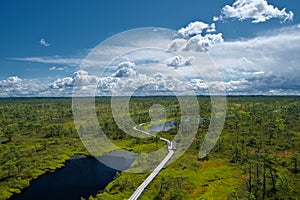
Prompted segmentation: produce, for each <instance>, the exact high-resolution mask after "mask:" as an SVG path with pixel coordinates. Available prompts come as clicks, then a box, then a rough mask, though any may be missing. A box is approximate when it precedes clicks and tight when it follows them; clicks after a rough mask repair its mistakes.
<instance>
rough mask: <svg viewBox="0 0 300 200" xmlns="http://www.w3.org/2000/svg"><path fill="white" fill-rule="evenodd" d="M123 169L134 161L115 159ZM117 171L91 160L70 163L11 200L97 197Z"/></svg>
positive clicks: (36, 181) (32, 184)
mask: <svg viewBox="0 0 300 200" xmlns="http://www.w3.org/2000/svg"><path fill="white" fill-rule="evenodd" d="M112 160H113V161H114V162H117V163H118V164H119V165H120V166H122V168H123V169H126V168H128V167H129V166H130V163H131V162H132V161H133V160H129V161H128V159H125V158H114V157H112ZM116 172H117V170H115V169H112V168H109V167H107V166H106V165H104V164H102V163H101V162H99V161H98V160H97V159H95V158H92V157H83V158H76V159H71V160H69V161H67V162H66V163H65V167H63V168H61V169H57V170H56V171H55V172H48V173H46V174H44V175H42V176H40V177H39V178H38V179H36V180H34V181H32V182H31V184H30V186H29V188H27V189H25V190H24V191H23V192H22V193H21V194H18V195H15V196H13V197H12V198H11V199H16V200H17V199H20V200H21V199H22V200H27V199H28V200H29V199H30V200H35V199H51V200H52V199H55V200H57V199H61V200H68V199H70V200H73V199H74V200H76V199H80V198H81V197H84V198H87V197H89V196H90V195H95V194H97V193H98V192H99V191H100V190H103V189H104V188H105V186H106V185H107V184H108V183H109V182H110V181H112V180H113V179H114V176H115V174H116Z"/></svg>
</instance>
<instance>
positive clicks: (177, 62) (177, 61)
mask: <svg viewBox="0 0 300 200" xmlns="http://www.w3.org/2000/svg"><path fill="white" fill-rule="evenodd" d="M192 60H193V58H184V57H182V56H174V57H171V58H169V59H167V66H170V67H183V66H189V65H191V64H192Z"/></svg>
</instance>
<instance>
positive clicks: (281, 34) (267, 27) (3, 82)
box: [0, 0, 300, 97]
mask: <svg viewBox="0 0 300 200" xmlns="http://www.w3.org/2000/svg"><path fill="white" fill-rule="evenodd" d="M239 1H240V3H242V2H243V0H237V1H235V0H231V1H219V0H212V1H205V3H204V2H203V1H200V0H190V1H177V0H164V1H161V0H152V1H140V0H130V1H124V0H112V1H96V0H91V1H82V0H81V1H79V0H72V1H57V0H52V1H31V0H28V1H14V0H10V1H8V0H7V1H2V2H1V6H0V26H1V34H0V71H1V73H0V96H4V97H5V96H47V95H49V96H52V94H54V93H55V91H50V90H51V88H52V90H53V88H54V89H55V87H53V84H54V83H55V81H58V82H59V81H60V82H61V84H66V86H68V87H69V86H70V85H72V83H71V82H72V79H70V78H74V76H75V75H74V73H75V72H77V71H78V70H79V65H80V63H81V61H82V59H83V58H85V57H86V56H87V55H88V53H89V52H90V51H91V49H93V48H94V47H95V46H96V45H98V44H99V43H100V42H102V41H103V40H105V39H107V38H108V37H110V36H113V35H114V34H117V33H119V32H122V31H125V30H129V29H134V28H140V27H163V28H169V29H172V30H176V31H177V30H180V29H181V28H184V27H186V26H188V25H189V24H190V23H191V22H195V21H199V22H204V23H206V24H212V23H215V26H216V34H217V33H221V34H222V39H223V40H224V41H223V42H222V45H221V46H220V45H219V46H217V47H212V48H211V50H208V54H210V56H211V57H212V58H213V59H214V60H216V61H215V62H216V64H217V65H220V66H219V67H220V72H221V73H222V76H223V77H224V83H225V85H226V87H229V93H232V94H246V93H247V91H249V89H248V88H247V87H241V88H238V89H236V90H235V89H234V88H235V87H237V86H235V85H234V84H237V85H239V83H245V82H246V81H247V85H249V82H253V83H257V85H258V86H259V85H260V86H261V85H268V82H269V81H271V82H274V81H275V83H274V85H276V86H274V88H262V89H260V88H254V89H253V90H252V92H253V93H257V92H258V94H264V93H266V94H272V93H270V91H274V94H299V90H300V89H299V88H298V86H299V85H300V84H299V81H298V82H297V81H296V83H295V80H297V78H298V74H297V73H298V70H299V68H300V67H299V65H297V64H295V63H296V62H297V61H298V60H297V58H295V57H296V55H299V53H300V52H298V51H297V50H300V47H299V48H297V47H293V48H291V49H290V48H287V47H286V46H285V45H283V46H282V48H281V50H278V51H276V52H273V53H272V56H275V55H276V57H274V62H261V63H260V61H255V62H254V61H253V60H255V56H253V52H254V51H255V49H258V48H260V47H262V46H261V45H265V46H263V47H266V51H268V48H267V47H268V45H269V44H268V43H267V41H268V39H272V38H273V39H274V40H275V41H278V40H279V39H280V38H286V37H289V36H291V38H292V39H291V41H290V40H288V42H290V43H291V44H295V42H293V41H297V37H296V36H298V34H299V30H300V28H298V27H299V24H300V17H299V15H298V14H300V6H299V5H298V2H297V1H295V0H283V1H282V0H268V2H267V3H268V6H272V8H271V7H268V9H269V10H266V11H262V12H265V13H261V14H262V15H257V14H255V13H253V12H250V11H249V12H248V13H246V12H244V11H242V12H241V10H239V7H238V5H237V4H236V5H234V3H237V2H239ZM251 1H253V2H252V3H253V4H257V5H264V4H263V3H264V0H251ZM226 5H227V6H228V7H227V8H228V9H227V10H226V9H224V8H226V7H225V6H226ZM247 6H248V7H247ZM245 8H250V9H251V8H252V7H251V5H246V7H243V8H242V10H245ZM283 8H285V9H286V10H284V11H282V9H283ZM276 9H278V10H276ZM277 11H282V12H281V13H280V12H277ZM291 12H292V14H293V15H290V14H291ZM249 13H250V14H249ZM279 13H280V14H279ZM266 15H267V19H266V18H262V17H261V16H266ZM214 17H218V20H215V21H214V20H213V18H214ZM269 18H270V19H269ZM215 19H216V18H215ZM257 19H258V21H259V22H254V20H257ZM200 32H201V31H200ZM197 34H201V33H196V35H197ZM202 35H203V32H202ZM193 36H194V35H189V37H193ZM203 36H204V35H203ZM257 41H258V42H257ZM237 42H244V43H245V45H247V44H248V43H249V44H254V45H253V46H251V47H250V49H247V51H246V52H247V53H245V54H243V55H240V53H239V52H240V51H239V49H237V47H236V44H237ZM290 43H287V45H288V44H290ZM273 44H274V43H273ZM280 44H284V43H278V45H280ZM255 45H256V46H255ZM270 45H271V43H270ZM298 46H300V43H299V45H298ZM269 48H270V49H274V48H271V46H269ZM284 48H287V49H286V50H285V49H284ZM220 49H222V51H223V52H224V50H225V51H226V52H231V55H230V56H229V57H230V58H231V59H228V58H227V56H226V54H224V55H223V54H222V53H220ZM262 49H264V48H262ZM289 51H291V52H289ZM284 52H288V55H292V56H291V57H290V58H289V62H287V63H286V66H283V64H285V63H284V61H283V60H284V58H285V56H286V55H285V53H284ZM248 55H250V57H249V58H248V57H247V56H248ZM264 55H267V54H264ZM278 55H280V56H282V59H281V60H280V59H279V58H278ZM251 56H252V57H254V58H253V59H252V60H251V59H250V58H251ZM280 56H279V57H280ZM271 58H272V57H271V56H270V57H268V59H271ZM234 59H236V62H234V61H233V60H234ZM276 59H278V60H276ZM241 60H242V61H245V62H247V63H248V64H249V63H254V64H253V66H252V65H251V66H250V65H243V64H241V66H237V65H238V64H236V63H238V62H240V61H241ZM223 61H224V62H223ZM292 61H293V62H292ZM219 63H220V64H219ZM222 63H225V64H224V65H222ZM271 64H273V65H272V66H271ZM262 65H264V66H262ZM268 65H270V66H268ZM277 65H278V66H277ZM273 66H274V67H273ZM280 66H281V67H280ZM289 68H290V70H293V73H292V74H293V76H295V77H292V78H291V77H290V76H289V70H287V69H289ZM251 73H252V74H254V75H255V76H252V77H249V76H248V75H249V74H251ZM258 74H263V75H261V76H257V75H258ZM283 74H286V77H285V78H291V79H292V80H291V81H289V80H288V79H287V80H286V81H283V82H281V83H278V81H279V80H282V78H281V77H280V75H283ZM237 76H238V77H237ZM274 76H275V78H274ZM271 77H273V78H274V79H272V80H270V78H271ZM64 78H69V79H68V80H69V82H68V83H65V82H64V81H63V80H64ZM293 78H294V79H295V80H294V79H293ZM66 80H67V79H66ZM233 81H236V82H233ZM292 83H293V84H292ZM28 84H29V85H31V86H32V87H29V86H28ZM283 84H284V85H283ZM288 84H292V85H289V86H288ZM39 85H43V88H39ZM33 86H34V87H33ZM48 86H49V88H47V87H48ZM64 86H65V85H61V86H59V88H60V87H64ZM258 86H257V87H258ZM60 89H61V88H60ZM21 90H22V92H20V91H21ZM24 90H26V92H24ZM48 90H49V92H47V91H48ZM246 90H247V91H246ZM45 91H46V92H45ZM60 95H62V96H64V95H66V96H68V95H69V93H68V92H66V94H63V93H60ZM54 96H55V95H54Z"/></svg>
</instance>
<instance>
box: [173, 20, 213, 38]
mask: <svg viewBox="0 0 300 200" xmlns="http://www.w3.org/2000/svg"><path fill="white" fill-rule="evenodd" d="M203 31H207V32H214V31H216V26H215V24H214V23H213V24H211V25H209V24H207V23H204V22H201V21H195V22H191V23H190V24H189V25H188V26H187V27H183V28H181V29H179V30H178V33H179V34H181V35H182V36H183V37H189V36H192V35H198V34H202V32H203Z"/></svg>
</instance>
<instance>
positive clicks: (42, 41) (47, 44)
mask: <svg viewBox="0 0 300 200" xmlns="http://www.w3.org/2000/svg"><path fill="white" fill-rule="evenodd" d="M40 45H42V46H44V47H48V46H50V44H49V43H48V42H47V41H46V40H45V39H44V38H41V39H40Z"/></svg>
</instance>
